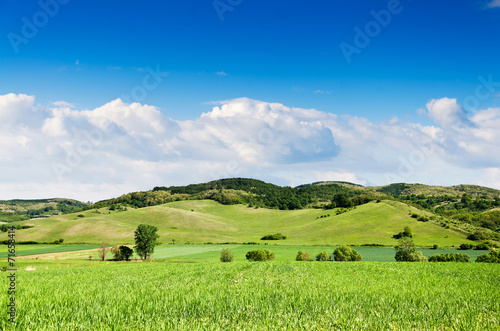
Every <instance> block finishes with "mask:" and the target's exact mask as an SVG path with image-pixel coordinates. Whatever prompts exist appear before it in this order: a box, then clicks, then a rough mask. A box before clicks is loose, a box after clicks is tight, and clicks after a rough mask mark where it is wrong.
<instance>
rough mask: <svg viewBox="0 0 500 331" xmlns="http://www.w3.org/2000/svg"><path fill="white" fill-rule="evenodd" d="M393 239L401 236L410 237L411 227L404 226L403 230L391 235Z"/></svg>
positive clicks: (411, 234) (411, 235)
mask: <svg viewBox="0 0 500 331" xmlns="http://www.w3.org/2000/svg"><path fill="white" fill-rule="evenodd" d="M392 237H393V238H394V239H401V238H412V237H413V233H412V232H411V229H410V227H409V226H407V227H405V228H404V231H403V232H400V233H398V234H395V235H393V236H392Z"/></svg>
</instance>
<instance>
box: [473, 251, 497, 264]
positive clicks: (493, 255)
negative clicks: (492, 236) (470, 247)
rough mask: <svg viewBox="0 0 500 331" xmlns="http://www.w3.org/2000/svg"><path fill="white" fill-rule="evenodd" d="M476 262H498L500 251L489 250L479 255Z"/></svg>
mask: <svg viewBox="0 0 500 331" xmlns="http://www.w3.org/2000/svg"><path fill="white" fill-rule="evenodd" d="M476 262H486V263H500V252H498V251H491V252H489V253H488V254H483V255H479V256H478V257H477V259H476Z"/></svg>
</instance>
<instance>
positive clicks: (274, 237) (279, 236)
mask: <svg viewBox="0 0 500 331" xmlns="http://www.w3.org/2000/svg"><path fill="white" fill-rule="evenodd" d="M284 239H286V236H285V235H282V234H281V233H276V234H268V235H267V236H264V237H262V238H260V240H284Z"/></svg>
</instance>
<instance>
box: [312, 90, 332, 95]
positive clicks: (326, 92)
mask: <svg viewBox="0 0 500 331" xmlns="http://www.w3.org/2000/svg"><path fill="white" fill-rule="evenodd" d="M330 93H331V92H330V91H322V90H316V91H314V94H330Z"/></svg>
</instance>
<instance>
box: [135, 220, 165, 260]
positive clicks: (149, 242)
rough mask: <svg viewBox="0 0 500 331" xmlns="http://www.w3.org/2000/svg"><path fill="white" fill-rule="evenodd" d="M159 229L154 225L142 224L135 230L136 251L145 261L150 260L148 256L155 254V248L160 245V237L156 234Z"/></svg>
mask: <svg viewBox="0 0 500 331" xmlns="http://www.w3.org/2000/svg"><path fill="white" fill-rule="evenodd" d="M157 231H158V228H157V227H156V226H153V225H147V224H140V225H139V226H138V227H137V230H135V232H134V235H135V246H134V248H135V251H136V252H137V255H139V257H140V258H141V259H143V260H146V259H147V258H148V255H151V254H153V253H154V250H155V246H157V245H159V242H157V239H158V238H160V236H159V235H158V234H157V233H156V232H157Z"/></svg>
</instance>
